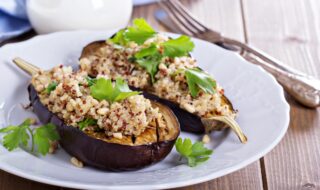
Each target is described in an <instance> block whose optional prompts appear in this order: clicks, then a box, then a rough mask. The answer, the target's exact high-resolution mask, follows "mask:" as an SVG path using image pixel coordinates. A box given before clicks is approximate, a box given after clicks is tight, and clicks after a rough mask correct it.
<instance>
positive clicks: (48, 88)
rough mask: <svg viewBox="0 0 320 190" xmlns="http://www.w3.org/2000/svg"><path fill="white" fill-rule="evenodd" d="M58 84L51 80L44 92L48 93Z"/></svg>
mask: <svg viewBox="0 0 320 190" xmlns="http://www.w3.org/2000/svg"><path fill="white" fill-rule="evenodd" d="M57 86H58V83H57V82H52V83H50V84H49V85H48V87H47V88H46V93H47V94H50V93H51V91H54V90H55V89H56V87H57Z"/></svg>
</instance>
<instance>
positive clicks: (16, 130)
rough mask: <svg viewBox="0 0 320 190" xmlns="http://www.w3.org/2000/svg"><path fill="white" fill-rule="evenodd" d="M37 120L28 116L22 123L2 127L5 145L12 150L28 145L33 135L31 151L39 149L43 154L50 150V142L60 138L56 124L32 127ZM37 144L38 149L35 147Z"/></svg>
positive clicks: (1, 131)
mask: <svg viewBox="0 0 320 190" xmlns="http://www.w3.org/2000/svg"><path fill="white" fill-rule="evenodd" d="M34 122H35V120H34V119H31V118H28V119H26V120H25V121H24V122H23V123H21V124H20V125H17V126H14V125H10V126H8V127H5V128H2V129H0V133H5V135H4V136H3V146H4V147H5V148H6V149H7V150H9V151H12V150H14V149H16V148H18V147H19V146H22V147H25V148H26V147H27V145H28V142H29V139H30V137H31V150H30V151H31V152H35V151H37V152H38V153H40V154H42V155H46V154H47V153H48V152H49V148H50V142H52V141H55V140H59V134H58V132H57V131H56V126H55V125H53V124H51V123H50V124H46V125H42V126H40V127H37V128H31V127H30V126H31V125H32V124H34ZM35 146H36V147H37V149H35Z"/></svg>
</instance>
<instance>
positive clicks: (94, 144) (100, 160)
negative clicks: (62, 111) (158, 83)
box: [15, 59, 180, 171]
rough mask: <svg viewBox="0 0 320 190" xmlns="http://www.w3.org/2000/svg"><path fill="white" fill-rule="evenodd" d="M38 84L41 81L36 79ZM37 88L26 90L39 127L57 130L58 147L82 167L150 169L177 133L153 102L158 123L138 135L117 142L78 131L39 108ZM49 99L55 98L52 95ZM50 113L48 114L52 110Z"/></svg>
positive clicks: (171, 120) (162, 109)
mask: <svg viewBox="0 0 320 190" xmlns="http://www.w3.org/2000/svg"><path fill="white" fill-rule="evenodd" d="M15 62H16V63H17V65H19V66H20V67H21V68H23V69H24V70H25V71H27V72H28V73H33V74H35V73H37V71H34V70H35V69H37V68H35V67H33V66H30V64H28V63H26V62H23V61H22V60H20V59H16V60H15ZM62 70H63V69H61V71H62ZM59 72H60V71H57V73H59ZM57 73H55V74H57ZM64 77H65V76H64ZM66 78H67V77H66ZM39 80H40V81H41V80H42V81H43V80H45V79H44V77H42V78H41V77H40V78H39ZM84 85H85V84H84ZM37 88H39V85H38V86H37V87H35V86H34V84H33V83H32V84H30V85H29V87H28V93H29V99H30V103H31V106H32V108H33V111H34V113H35V114H36V115H37V116H38V118H39V120H40V121H41V122H42V123H52V124H54V125H55V126H56V127H57V131H58V133H59V135H60V140H59V143H60V145H61V147H62V148H63V149H64V150H65V151H66V152H67V153H69V154H70V155H72V156H73V157H75V158H77V159H78V160H80V161H82V162H83V163H84V164H85V165H89V166H93V167H95V168H99V169H102V170H109V171H129V170H137V169H140V168H143V167H146V166H150V165H152V164H154V163H157V162H159V161H161V160H162V159H164V158H165V157H166V156H167V155H168V154H169V153H170V151H171V150H172V148H173V146H174V143H175V140H176V139H177V137H178V136H179V133H180V126H179V123H178V120H177V118H176V117H175V115H174V114H173V113H172V111H171V110H170V109H169V108H168V107H167V106H165V105H162V104H159V103H157V102H154V101H151V106H152V108H155V109H156V110H158V111H159V113H160V116H161V120H159V119H155V120H152V121H151V122H149V123H148V126H147V127H146V129H145V130H144V131H142V132H141V133H140V134H138V135H121V136H120V137H121V138H119V137H117V136H112V135H111V136H110V135H107V133H106V131H102V130H99V129H97V128H92V127H90V126H89V127H87V128H84V129H79V127H75V126H70V125H69V124H66V122H65V119H64V118H61V116H60V115H59V114H56V113H53V112H52V111H50V110H49V108H48V106H46V105H44V104H43V101H44V99H43V96H47V94H45V95H44V94H41V93H48V92H47V91H43V92H42V91H39V89H37ZM56 88H59V87H56ZM64 88H67V87H66V86H64ZM50 95H51V96H55V94H52V92H51V94H50ZM61 97H62V96H61ZM61 97H60V99H61ZM148 101H149V100H148ZM118 104H119V103H118ZM50 109H51V110H52V107H51V108H50ZM66 109H67V108H66ZM110 117H111V116H110ZM128 119H130V118H128Z"/></svg>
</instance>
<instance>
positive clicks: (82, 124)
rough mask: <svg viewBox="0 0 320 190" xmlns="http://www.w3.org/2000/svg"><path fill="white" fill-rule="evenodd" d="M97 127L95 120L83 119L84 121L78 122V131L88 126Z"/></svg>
mask: <svg viewBox="0 0 320 190" xmlns="http://www.w3.org/2000/svg"><path fill="white" fill-rule="evenodd" d="M92 125H97V120H96V119H92V118H85V119H84V120H82V121H80V122H78V126H79V129H80V130H84V129H85V128H86V127H88V126H92Z"/></svg>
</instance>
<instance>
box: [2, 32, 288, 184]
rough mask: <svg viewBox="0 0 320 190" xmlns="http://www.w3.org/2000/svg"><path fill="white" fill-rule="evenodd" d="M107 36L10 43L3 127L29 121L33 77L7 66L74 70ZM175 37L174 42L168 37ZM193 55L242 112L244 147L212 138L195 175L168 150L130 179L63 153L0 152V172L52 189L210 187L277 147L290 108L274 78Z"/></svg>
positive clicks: (206, 51)
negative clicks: (22, 62)
mask: <svg viewBox="0 0 320 190" xmlns="http://www.w3.org/2000/svg"><path fill="white" fill-rule="evenodd" d="M113 33H114V31H109V32H101V31H100V32H92V31H91V32H89V31H77V32H61V33H55V34H50V35H45V36H37V37H35V38H33V39H31V40H28V41H25V42H21V43H17V44H9V45H6V46H4V47H2V48H1V50H0V71H1V75H0V84H1V85H0V86H1V93H0V108H1V110H0V124H1V125H2V126H5V125H8V124H9V123H10V124H18V123H20V122H22V120H23V119H24V118H26V117H27V116H30V115H33V114H32V113H31V112H26V111H24V110H23V109H22V108H21V105H20V104H21V103H23V104H27V103H28V99H27V97H28V95H27V89H26V88H27V85H28V82H29V79H30V77H29V76H28V75H26V74H24V73H23V72H21V71H20V70H19V69H18V68H17V67H16V66H15V65H13V64H12V62H11V60H12V59H13V58H14V57H17V56H19V57H22V58H24V59H26V60H27V61H29V62H31V63H33V64H35V65H37V66H39V67H41V68H43V69H49V68H51V67H53V66H55V65H57V64H62V63H64V64H68V65H69V64H74V63H75V62H76V61H77V60H78V57H79V55H80V52H81V49H82V48H83V47H84V46H85V45H86V44H88V43H89V42H92V41H94V40H100V39H106V38H107V37H109V36H110V35H112V34H113ZM173 36H175V35H173ZM194 42H195V44H196V48H195V50H194V52H193V56H194V57H195V58H196V59H198V62H199V65H200V67H201V68H203V69H205V70H206V71H208V72H209V73H211V74H212V75H213V76H214V77H215V78H216V79H217V81H218V82H219V83H220V84H221V85H222V86H223V87H224V88H225V92H226V95H227V96H228V97H229V98H230V100H231V101H232V103H233V105H234V107H235V108H236V109H238V110H239V116H238V118H237V120H238V122H239V124H240V126H241V127H242V129H243V131H244V133H245V134H246V135H247V137H248V139H249V141H248V143H247V144H241V143H240V142H239V140H238V139H237V137H236V136H235V135H234V134H233V133H231V132H229V131H224V132H215V133H214V134H212V136H213V137H214V139H215V140H214V142H212V143H211V144H210V145H208V146H209V147H211V148H214V154H213V155H212V157H211V158H210V160H209V161H207V162H205V163H204V164H202V165H199V166H197V167H194V168H190V167H188V166H186V165H181V164H179V163H178V162H177V160H178V155H177V153H176V151H175V150H173V151H172V152H171V153H170V154H169V156H168V157H167V158H166V159H165V160H164V161H162V162H160V163H158V164H156V165H154V166H151V167H148V168H146V169H143V170H139V171H135V172H121V173H112V172H105V171H99V170H96V169H93V168H90V167H84V168H82V169H80V168H76V167H74V166H72V165H71V164H70V162H69V159H70V156H69V155H67V154H66V153H65V152H64V151H63V150H62V149H60V150H59V151H58V152H57V154H54V155H48V156H46V157H36V156H34V155H31V154H30V153H28V152H26V151H24V150H21V149H19V150H16V151H13V152H8V151H6V149H5V148H4V147H2V146H1V145H0V168H1V169H2V170H5V171H7V172H10V173H12V174H15V175H18V176H21V177H24V178H27V179H31V180H35V181H38V182H43V183H48V184H52V185H58V186H65V187H73V188H82V189H127V188H130V189H151V188H152V189H160V188H173V187H180V186H186V185H191V184H195V183H200V182H204V181H208V180H211V179H214V178H217V177H220V176H223V175H226V174H228V173H231V172H233V171H236V170H238V169H240V168H243V167H245V166H246V165H248V164H250V163H252V162H254V161H256V160H258V159H259V158H260V157H262V156H263V155H265V154H266V153H267V152H269V151H270V150H271V149H272V148H273V147H274V146H276V144H277V143H278V142H279V141H280V140H281V138H282V137H283V135H284V134H285V132H286V130H287V127H288V124H289V106H288V104H287V103H286V100H285V98H284V94H283V90H282V88H281V87H280V86H279V84H278V83H277V82H276V81H275V79H274V78H273V77H272V76H271V75H269V74H268V73H266V72H265V71H263V70H262V69H261V68H260V67H257V66H254V65H252V64H250V63H247V62H246V61H245V60H243V59H242V58H241V57H240V56H238V55H236V54H234V53H233V52H230V51H226V50H224V49H221V48H219V47H218V46H215V45H212V44H210V43H208V42H205V41H201V40H197V39H194ZM181 136H182V137H190V138H191V139H192V140H200V138H201V136H197V135H192V134H187V133H182V134H181Z"/></svg>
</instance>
